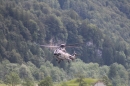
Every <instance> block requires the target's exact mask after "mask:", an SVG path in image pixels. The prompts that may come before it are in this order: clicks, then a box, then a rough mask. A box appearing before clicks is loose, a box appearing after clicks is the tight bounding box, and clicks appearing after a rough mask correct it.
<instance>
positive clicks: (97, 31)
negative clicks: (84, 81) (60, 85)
mask: <svg viewBox="0 0 130 86" xmlns="http://www.w3.org/2000/svg"><path fill="white" fill-rule="evenodd" d="M61 43H65V44H78V45H77V47H75V48H67V51H68V52H69V53H70V54H72V53H73V52H74V51H75V52H76V53H77V54H78V56H77V59H76V60H75V61H73V62H71V63H67V62H66V61H63V62H61V63H60V64H58V63H57V62H56V61H55V59H54V58H53V51H52V49H49V48H44V47H41V46H38V45H39V44H41V45H42V44H45V45H48V44H51V45H59V44H61ZM0 61H1V63H0V83H7V82H6V81H7V80H6V78H7V77H6V76H5V75H8V74H9V73H12V72H13V73H17V74H18V76H19V77H20V79H21V80H23V81H24V80H26V79H29V80H31V81H40V80H43V79H44V78H45V77H48V76H50V77H51V78H52V80H53V82H60V81H67V80H70V79H73V78H76V75H77V74H83V75H84V76H85V77H86V78H88V77H91V78H97V79H102V78H103V77H106V78H107V80H108V81H107V82H109V83H112V85H113V86H129V85H130V83H129V82H130V0H0ZM106 85H107V84H106Z"/></svg>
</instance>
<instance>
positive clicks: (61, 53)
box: [40, 44, 77, 63]
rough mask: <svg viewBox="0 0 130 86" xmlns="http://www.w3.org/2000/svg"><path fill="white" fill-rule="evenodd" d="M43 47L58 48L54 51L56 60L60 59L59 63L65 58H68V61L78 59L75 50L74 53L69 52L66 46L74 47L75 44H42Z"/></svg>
mask: <svg viewBox="0 0 130 86" xmlns="http://www.w3.org/2000/svg"><path fill="white" fill-rule="evenodd" d="M40 46H43V47H49V48H56V49H55V50H54V52H53V55H54V56H53V57H55V58H56V61H58V63H60V62H61V61H63V60H67V61H68V62H70V61H73V60H74V59H76V55H77V54H76V53H75V51H74V53H73V54H72V55H71V54H69V53H68V52H66V49H65V48H66V47H74V46H73V45H66V44H61V45H60V46H49V45H40Z"/></svg>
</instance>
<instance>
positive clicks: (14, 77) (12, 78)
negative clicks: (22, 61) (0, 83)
mask: <svg viewBox="0 0 130 86" xmlns="http://www.w3.org/2000/svg"><path fill="white" fill-rule="evenodd" d="M5 83H6V84H11V86H16V85H18V84H19V83H20V77H19V75H18V74H17V73H15V72H11V73H9V74H8V75H6V76H5Z"/></svg>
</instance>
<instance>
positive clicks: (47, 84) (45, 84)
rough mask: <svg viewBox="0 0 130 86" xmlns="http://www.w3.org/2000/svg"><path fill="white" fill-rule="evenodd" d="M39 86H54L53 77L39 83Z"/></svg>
mask: <svg viewBox="0 0 130 86" xmlns="http://www.w3.org/2000/svg"><path fill="white" fill-rule="evenodd" d="M38 86H53V82H52V79H51V77H46V78H45V79H44V80H42V81H41V82H39V84H38Z"/></svg>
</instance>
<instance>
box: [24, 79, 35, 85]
mask: <svg viewBox="0 0 130 86" xmlns="http://www.w3.org/2000/svg"><path fill="white" fill-rule="evenodd" d="M22 86H34V82H33V81H31V80H30V79H25V82H24V83H22Z"/></svg>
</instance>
